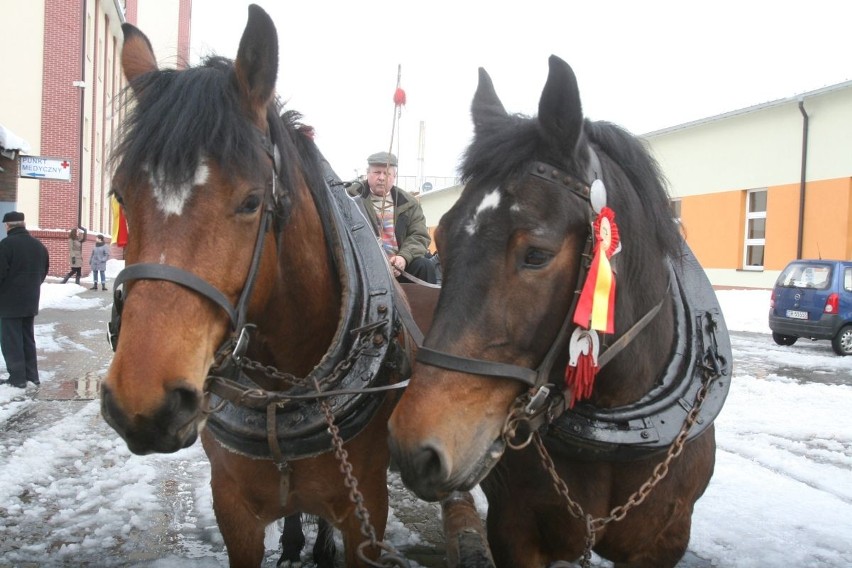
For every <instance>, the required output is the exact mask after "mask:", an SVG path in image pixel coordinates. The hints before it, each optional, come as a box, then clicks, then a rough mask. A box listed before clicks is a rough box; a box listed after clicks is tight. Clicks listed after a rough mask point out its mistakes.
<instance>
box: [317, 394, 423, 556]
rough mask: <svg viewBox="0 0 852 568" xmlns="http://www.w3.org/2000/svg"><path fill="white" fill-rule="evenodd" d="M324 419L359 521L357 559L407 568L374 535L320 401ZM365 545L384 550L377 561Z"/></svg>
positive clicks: (331, 419)
mask: <svg viewBox="0 0 852 568" xmlns="http://www.w3.org/2000/svg"><path fill="white" fill-rule="evenodd" d="M314 384H315V386H316V388H317V390H319V388H320V385H319V381H316V380H315V382H314ZM320 407H321V408H322V411H323V414H324V415H325V420H326V422H327V423H328V431H329V433H330V434H331V443H332V446H333V447H334V457H335V458H337V461H339V462H340V473H342V474H343V484H344V485H345V486H346V487H348V488H349V500H350V501H351V502H352V503H354V504H355V516H356V517H358V520H359V521H360V522H361V534H362V535H364V537H365V539H366V540H364V541H363V542H362V543H361V544H360V545H359V546H358V550H357V553H358V559H359V560H360V561H361V562H363V563H365V564H366V565H368V566H378V567H385V566H401V567H405V568H408V563H407V562H406V561H405V559H404V558H403V557H402V556H401V555H400V554H399V552H397V551H396V549H395V548H394V547H393V546H391V545H390V544H388V543H386V542H384V541H379V540H378V538H377V537H376V529H375V528H373V525H372V523H371V522H370V512H369V511H368V510H367V507H366V506H365V505H364V495H363V494H362V493H361V491H360V490H359V489H358V479H357V478H356V477H355V475H354V474H353V473H352V464H351V463H349V453H348V452H347V451H346V449H345V448H344V447H343V438H341V437H340V429H339V428H338V427H337V425H335V423H334V414H333V413H332V412H331V407H330V406H329V404H328V402H327V401H325V400H323V401H320ZM367 546H371V547H374V548H378V549H379V550H383V551H385V552H386V553H387V554H384V555H382V556H381V558H379V560H378V561H374V560H370V559H369V558H367V556H366V554H365V549H366V548H367Z"/></svg>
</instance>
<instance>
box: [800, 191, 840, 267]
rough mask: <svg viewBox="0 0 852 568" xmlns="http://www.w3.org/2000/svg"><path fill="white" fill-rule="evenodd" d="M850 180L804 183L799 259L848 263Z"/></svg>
mask: <svg viewBox="0 0 852 568" xmlns="http://www.w3.org/2000/svg"><path fill="white" fill-rule="evenodd" d="M850 190H852V178H841V179H830V180H823V181H815V182H808V185H807V189H806V193H805V232H804V239H803V245H802V256H803V257H805V258H818V257H820V256H822V258H839V259H842V260H852V249H850V239H852V234H850V233H852V231H850V227H852V224H850V223H852V217H851V216H850V205H852V204H850Z"/></svg>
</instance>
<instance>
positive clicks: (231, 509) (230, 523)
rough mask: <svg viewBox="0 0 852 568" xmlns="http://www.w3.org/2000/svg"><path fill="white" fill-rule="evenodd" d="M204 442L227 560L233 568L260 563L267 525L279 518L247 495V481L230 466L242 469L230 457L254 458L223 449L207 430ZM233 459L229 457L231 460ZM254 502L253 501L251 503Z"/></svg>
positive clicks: (236, 458)
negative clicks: (240, 479) (241, 480)
mask: <svg viewBox="0 0 852 568" xmlns="http://www.w3.org/2000/svg"><path fill="white" fill-rule="evenodd" d="M201 442H202V444H203V445H204V450H205V451H206V453H207V457H208V458H209V459H210V488H211V490H212V492H213V512H214V513H215V514H216V522H217V523H218V525H219V532H221V533H222V539H223V540H224V541H225V548H227V550H228V563H229V565H230V566H231V568H246V567H250V566H260V564H261V562H263V553H264V544H263V541H264V537H265V530H266V525H268V524H269V523H270V522H272V520H274V519H275V518H276V516H275V514H274V512H270V511H266V510H263V509H262V507H263V504H262V503H259V502H257V501H250V500H249V499H247V496H246V495H245V493H244V491H245V483H243V484H242V485H241V484H240V482H239V481H238V479H236V478H235V476H234V475H232V473H231V471H230V469H231V468H233V469H235V470H238V469H239V464H237V463H231V464H230V467H229V463H230V461H239V460H243V461H244V462H245V463H247V464H249V465H251V466H254V465H255V464H254V461H253V460H251V461H250V460H246V459H245V458H241V457H240V456H237V455H236V454H231V453H230V452H228V451H226V450H224V449H223V448H222V447H221V446H220V445H219V443H218V442H216V441H215V440H214V439H213V437H212V435H210V434H209V433H208V431H207V430H204V431H202V434H201ZM229 460H230V461H229ZM252 474H254V477H252V478H253V479H256V480H258V486H263V487H266V486H267V483H264V481H265V480H260V479H259V477H258V476H257V475H256V471H248V473H246V475H247V476H251V475H252ZM252 503H254V505H252Z"/></svg>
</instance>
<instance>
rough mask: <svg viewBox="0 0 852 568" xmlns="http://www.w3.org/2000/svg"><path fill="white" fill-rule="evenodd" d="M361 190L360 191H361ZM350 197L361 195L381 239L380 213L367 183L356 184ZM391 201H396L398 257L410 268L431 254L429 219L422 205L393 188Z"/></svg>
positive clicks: (410, 196)
mask: <svg viewBox="0 0 852 568" xmlns="http://www.w3.org/2000/svg"><path fill="white" fill-rule="evenodd" d="M359 186H360V187H359ZM349 193H350V194H352V195H360V196H361V198H362V199H363V200H364V204H365V205H366V208H367V211H370V212H372V214H373V218H372V219H371V221H373V229H374V231H375V232H376V236H379V225H378V220H377V219H378V211H376V208H375V207H374V206H373V202H372V201H371V200H370V188H369V187H368V186H367V184H366V183H364V184H363V185H362V184H360V183H354V184H352V185H351V186H350V187H349ZM389 199H392V200H393V204H394V207H393V226H394V232H395V233H396V244H397V248H398V249H399V252H398V254H399V256H401V257H402V258H404V259H405V264H406V265H409V264H411V261H412V260H414V259H415V258H418V257H421V256H425V255H426V252H427V251H428V250H429V244H430V243H431V242H432V238H431V237H430V236H429V230H428V229H427V228H426V217H425V216H424V215H423V209H422V208H421V207H420V203H419V202H418V201H417V199H415V198H414V196H413V195H411V194H410V193H408V192H406V191H405V190H402V189H400V188H398V187H397V186H393V187H392V188H391V191H390V197H389Z"/></svg>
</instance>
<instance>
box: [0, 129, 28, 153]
mask: <svg viewBox="0 0 852 568" xmlns="http://www.w3.org/2000/svg"><path fill="white" fill-rule="evenodd" d="M0 148H2V149H3V150H9V151H18V152H22V153H24V154H28V153H29V152H30V144H29V142H27V141H26V140H24V139H23V138H21V137H20V136H18V135H17V134H15V133H14V132H12V131H11V130H9V129H8V128H6V127H5V126H3V125H2V124H0Z"/></svg>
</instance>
